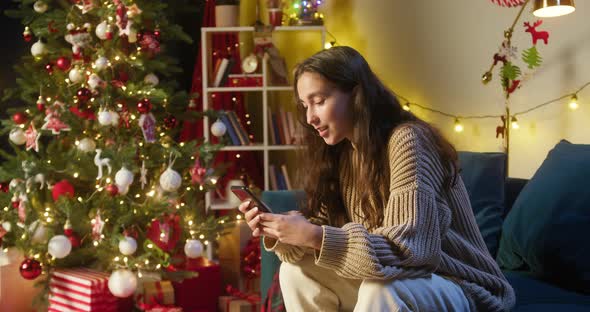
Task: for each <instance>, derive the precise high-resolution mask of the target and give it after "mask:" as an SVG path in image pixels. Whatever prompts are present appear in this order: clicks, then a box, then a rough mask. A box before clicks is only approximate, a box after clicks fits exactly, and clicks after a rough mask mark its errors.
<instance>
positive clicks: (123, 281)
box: [109, 269, 137, 298]
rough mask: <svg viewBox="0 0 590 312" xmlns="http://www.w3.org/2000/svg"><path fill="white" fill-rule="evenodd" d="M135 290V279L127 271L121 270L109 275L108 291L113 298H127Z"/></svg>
mask: <svg viewBox="0 0 590 312" xmlns="http://www.w3.org/2000/svg"><path fill="white" fill-rule="evenodd" d="M136 289H137V277H136V276H135V274H134V273H133V272H131V271H129V270H125V269H121V270H116V271H113V273H111V277H109V290H110V291H111V293H112V294H113V295H114V296H115V297H119V298H127V297H129V296H131V295H133V293H135V290H136Z"/></svg>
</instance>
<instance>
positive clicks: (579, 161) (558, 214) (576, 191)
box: [497, 141, 590, 292]
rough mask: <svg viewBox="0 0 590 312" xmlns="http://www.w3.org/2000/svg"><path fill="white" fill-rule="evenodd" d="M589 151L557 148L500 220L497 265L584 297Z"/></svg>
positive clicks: (589, 227) (589, 283) (588, 285)
mask: <svg viewBox="0 0 590 312" xmlns="http://www.w3.org/2000/svg"><path fill="white" fill-rule="evenodd" d="M589 179H590V145H580V144H571V143H569V142H567V141H561V142H559V143H558V144H557V145H556V146H555V147H554V148H553V149H552V150H551V151H550V152H549V154H548V155H547V158H546V159H545V160H544V161H543V164H542V165H541V167H539V169H538V170H537V172H536V173H535V174H534V176H533V177H532V178H531V180H530V181H529V182H528V183H527V184H526V185H525V187H524V188H523V189H522V191H521V193H520V195H519V196H518V198H517V199H516V202H515V203H514V206H513V207H512V210H511V211H510V212H509V213H508V215H507V216H506V220H505V222H504V225H503V228H502V237H501V240H500V248H499V251H498V257H497V261H498V263H499V264H500V266H501V267H503V268H506V269H510V270H516V269H524V270H530V272H532V274H533V275H535V276H537V277H538V278H541V279H544V280H548V281H551V282H554V283H556V284H557V285H561V286H562V287H565V288H571V289H575V290H579V291H585V292H590V239H588V237H590V187H588V181H589Z"/></svg>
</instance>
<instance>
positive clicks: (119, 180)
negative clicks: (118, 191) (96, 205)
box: [115, 167, 133, 185]
mask: <svg viewBox="0 0 590 312" xmlns="http://www.w3.org/2000/svg"><path fill="white" fill-rule="evenodd" d="M115 183H116V184H117V185H130V184H131V183H133V172H131V170H129V169H127V168H125V167H122V168H121V169H120V170H119V171H117V173H116V174H115Z"/></svg>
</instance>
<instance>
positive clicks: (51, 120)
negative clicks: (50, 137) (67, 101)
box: [41, 101, 71, 135]
mask: <svg viewBox="0 0 590 312" xmlns="http://www.w3.org/2000/svg"><path fill="white" fill-rule="evenodd" d="M63 107H64V104H63V103H61V102H59V101H55V102H54V103H53V105H52V106H51V107H48V108H47V109H46V110H45V113H46V114H47V116H45V119H44V120H45V123H44V124H43V126H41V129H43V130H51V133H53V134H56V135H57V134H60V133H61V131H70V130H71V128H70V126H69V125H67V124H65V123H64V122H63V121H61V119H59V117H60V114H61V111H63Z"/></svg>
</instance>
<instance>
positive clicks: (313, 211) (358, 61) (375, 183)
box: [294, 46, 458, 228]
mask: <svg viewBox="0 0 590 312" xmlns="http://www.w3.org/2000/svg"><path fill="white" fill-rule="evenodd" d="M306 72H310V73H317V74H320V75H321V76H322V77H323V78H324V79H326V80H327V81H328V82H330V83H332V84H333V85H334V86H335V87H336V88H338V89H339V90H340V91H342V92H347V93H350V94H351V107H350V109H352V116H353V118H354V120H353V124H354V131H353V142H354V143H355V148H356V150H357V154H358V155H359V156H360V157H361V159H362V165H361V168H354V169H356V170H362V174H358V175H357V176H359V178H360V179H361V181H355V184H356V185H364V186H366V191H364V192H362V193H361V194H362V195H361V209H362V211H363V214H364V216H365V218H366V219H367V220H366V221H367V222H368V224H369V227H370V228H376V227H379V226H380V225H381V224H382V222H383V209H384V207H385V205H386V204H387V199H388V197H389V172H390V171H389V167H388V166H389V162H388V161H387V159H386V158H387V157H388V153H387V145H388V141H389V137H390V135H391V133H392V131H393V129H395V128H396V127H397V126H398V125H400V124H402V123H405V122H416V123H420V124H423V125H425V126H426V127H427V128H428V129H430V133H431V134H432V136H433V139H434V142H435V143H436V145H437V151H438V153H439V156H440V158H441V160H442V162H441V163H442V164H444V165H445V166H446V169H447V172H448V173H449V179H447V181H446V182H445V184H446V185H447V186H449V187H450V185H452V184H454V181H455V177H456V175H457V174H458V173H457V171H458V169H457V168H458V166H457V152H456V150H455V148H454V147H453V146H452V145H451V144H450V143H449V142H448V141H447V140H446V139H445V138H444V137H443V136H442V135H441V133H440V132H439V131H438V130H437V129H435V128H434V127H432V126H431V125H429V124H428V123H426V122H424V121H422V120H420V119H419V118H417V117H416V116H415V115H414V114H412V113H411V112H408V111H405V110H403V109H402V107H401V105H400V104H399V102H398V100H397V98H396V97H395V96H394V94H393V93H392V92H391V91H390V90H389V89H388V88H387V87H386V86H385V85H384V84H383V83H382V82H381V81H380V80H379V78H378V77H377V76H376V75H375V74H374V73H373V71H372V70H371V68H370V67H369V64H368V63H367V61H366V60H365V59H364V58H363V56H362V55H360V53H358V52H357V51H356V50H354V49H353V48H350V47H344V46H338V47H333V48H331V49H328V50H323V51H321V52H318V53H316V54H315V55H313V56H311V57H310V58H308V59H306V60H304V61H303V62H302V63H300V64H298V65H297V67H296V68H295V70H294V89H295V100H296V102H297V103H300V101H299V94H298V92H297V82H298V80H299V78H300V77H301V75H302V74H303V73H306ZM297 108H298V121H299V123H300V124H302V125H303V127H304V129H303V132H304V134H303V142H302V144H303V145H304V146H306V149H304V152H303V153H300V156H301V157H299V158H300V161H301V162H300V163H299V164H300V167H299V168H300V169H301V173H302V175H301V177H302V183H303V189H304V191H305V193H306V195H307V205H304V207H302V209H301V211H302V212H303V214H304V215H305V216H306V217H315V216H319V215H322V214H323V215H326V216H327V217H328V221H329V223H330V224H331V225H335V226H341V225H342V224H343V223H344V222H346V220H348V218H347V213H346V208H345V206H344V201H343V198H342V193H341V191H340V183H339V168H340V164H339V162H340V160H341V155H342V153H345V152H348V150H349V149H350V148H351V145H350V142H349V141H348V140H346V139H345V140H343V141H342V142H340V143H338V144H335V145H328V144H326V143H325V142H324V140H323V139H322V138H321V137H319V136H318V135H317V131H316V130H315V129H314V127H313V126H311V125H309V124H307V120H306V112H305V109H304V108H303V106H302V105H301V104H297ZM322 206H324V207H325V209H322Z"/></svg>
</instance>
